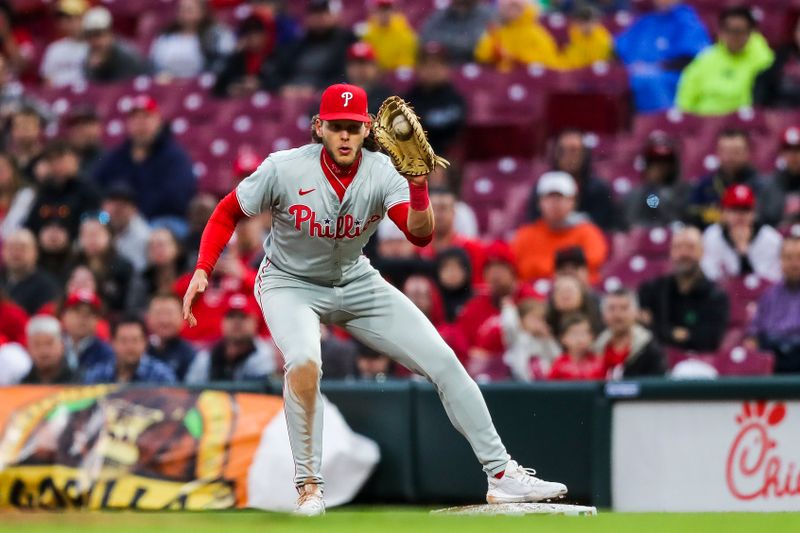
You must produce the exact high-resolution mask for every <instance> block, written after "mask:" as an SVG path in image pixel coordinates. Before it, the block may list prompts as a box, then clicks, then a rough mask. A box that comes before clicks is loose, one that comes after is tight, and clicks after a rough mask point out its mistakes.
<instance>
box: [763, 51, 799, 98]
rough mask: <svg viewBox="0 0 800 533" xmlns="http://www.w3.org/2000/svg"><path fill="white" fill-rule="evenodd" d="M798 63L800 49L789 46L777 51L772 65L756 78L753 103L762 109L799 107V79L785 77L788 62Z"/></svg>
mask: <svg viewBox="0 0 800 533" xmlns="http://www.w3.org/2000/svg"><path fill="white" fill-rule="evenodd" d="M792 61H794V62H800V49H798V47H797V45H796V44H790V45H788V46H784V47H782V48H780V49H778V50H777V52H776V53H775V60H774V61H773V62H772V65H771V66H770V67H769V68H768V69H767V70H765V71H763V72H762V73H761V74H759V75H758V78H756V82H755V85H754V87H753V103H754V104H755V105H757V106H762V107H784V108H787V107H791V108H794V107H800V78H797V77H792V76H786V73H785V69H786V66H787V64H789V63H790V62H792Z"/></svg>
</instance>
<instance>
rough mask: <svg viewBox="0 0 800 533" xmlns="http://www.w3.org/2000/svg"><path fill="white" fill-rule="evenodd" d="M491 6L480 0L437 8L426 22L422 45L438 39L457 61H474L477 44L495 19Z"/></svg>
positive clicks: (449, 57) (452, 58)
mask: <svg viewBox="0 0 800 533" xmlns="http://www.w3.org/2000/svg"><path fill="white" fill-rule="evenodd" d="M493 16H494V11H493V9H492V7H491V6H489V5H487V4H486V3H484V2H481V1H479V0H456V1H454V2H450V3H449V4H448V5H447V7H444V8H442V9H439V10H437V11H435V12H434V13H433V14H432V15H430V17H428V19H427V20H426V21H425V22H424V23H423V25H422V30H421V31H420V40H421V41H422V44H423V45H426V44H428V43H430V42H437V43H439V44H441V45H442V46H444V47H445V48H446V49H447V51H448V52H449V55H448V59H449V60H450V61H452V62H454V63H468V62H472V61H474V58H475V46H476V45H477V44H478V40H479V39H480V38H481V35H483V32H484V30H486V28H487V26H488V25H489V23H490V22H491V20H492V17H493Z"/></svg>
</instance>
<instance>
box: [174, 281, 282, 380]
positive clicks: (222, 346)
mask: <svg viewBox="0 0 800 533" xmlns="http://www.w3.org/2000/svg"><path fill="white" fill-rule="evenodd" d="M260 320H261V310H260V309H259V308H258V306H257V305H256V304H255V303H254V302H253V299H252V298H251V297H249V295H246V294H238V293H237V294H231V295H230V296H228V298H227V301H226V302H225V311H224V313H223V316H222V340H220V341H219V342H218V343H216V344H214V345H213V346H212V347H211V348H209V349H207V350H203V351H201V352H199V353H198V354H197V356H196V357H195V359H194V361H193V362H192V365H191V366H190V367H189V371H188V372H187V374H186V383H190V384H202V383H208V382H210V381H237V382H239V381H247V380H258V381H263V380H264V379H266V378H267V377H268V376H269V375H270V374H272V373H273V372H275V370H276V368H277V365H276V357H275V355H276V354H275V349H274V348H273V346H272V345H271V344H269V343H267V342H265V341H263V340H261V339H260V338H259V337H258V322H259V321H260Z"/></svg>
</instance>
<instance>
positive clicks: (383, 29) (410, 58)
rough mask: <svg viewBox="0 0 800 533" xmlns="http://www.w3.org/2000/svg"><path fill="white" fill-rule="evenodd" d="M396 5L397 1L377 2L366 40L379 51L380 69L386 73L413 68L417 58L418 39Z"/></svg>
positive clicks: (368, 26) (375, 0)
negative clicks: (401, 68) (386, 71)
mask: <svg viewBox="0 0 800 533" xmlns="http://www.w3.org/2000/svg"><path fill="white" fill-rule="evenodd" d="M396 4H397V2H396V1H395V0H374V6H375V7H374V9H373V11H372V14H371V15H370V17H369V20H367V31H366V32H365V33H364V36H363V37H362V39H363V40H364V42H367V43H369V44H371V45H372V47H373V48H374V49H375V57H376V60H377V62H378V66H380V68H381V69H383V70H394V69H397V68H399V67H413V66H414V58H415V56H416V55H417V35H416V34H415V33H414V29H413V28H412V27H411V26H410V25H409V23H408V19H406V16H405V15H403V13H401V12H400V11H398V10H397V9H396Z"/></svg>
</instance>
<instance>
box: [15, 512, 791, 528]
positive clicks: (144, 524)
mask: <svg viewBox="0 0 800 533" xmlns="http://www.w3.org/2000/svg"><path fill="white" fill-rule="evenodd" d="M6 531H15V532H21V533H51V532H56V533H58V532H64V533H92V532H103V533H173V532H175V533H178V532H181V533H185V532H188V533H211V532H213V533H249V532H259V533H265V532H269V533H272V532H275V533H282V532H304V533H305V532H310V533H313V532H316V531H324V532H326V533H338V532H342V533H344V532H348V533H350V532H353V533H358V532H377V533H394V532H400V531H413V532H428V531H429V532H436V533H441V532H444V533H471V532H479V531H480V532H487V531H488V532H490V533H516V532H518V531H519V532H522V531H535V532H537V533H539V532H551V531H552V532H557V533H573V532H574V533H584V532H587V533H601V532H602V533H605V532H608V533H627V532H631V533H634V532H635V533H662V532H664V533H667V532H669V533H676V532H693V531H698V532H703V533H712V532H717V531H719V532H724V533H737V532H740V531H741V532H745V531H747V532H751V531H752V532H762V531H763V532H768V533H782V532H789V531H791V532H797V531H800V514H790V513H772V514H766V513H765V514H759V513H752V514H745V513H725V514H723V513H719V514H713V513H710V514H661V513H653V514H615V513H610V512H606V513H603V512H601V513H600V514H599V515H598V516H596V517H566V516H522V517H512V516H485V517H461V516H430V515H429V514H428V511H427V510H424V509H419V508H410V507H409V508H404V507H403V508H387V507H363V508H354V507H348V508H344V509H341V510H338V509H334V510H331V511H329V512H328V514H327V516H325V517H322V518H310V519H308V518H306V519H303V518H297V517H292V516H288V515H281V514H273V513H260V512H256V511H231V512H218V513H213V512H208V513H202V512H196V513H177V512H176V513H124V512H120V513H89V512H84V513H80V512H70V513H44V512H6V513H0V532H6Z"/></svg>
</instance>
